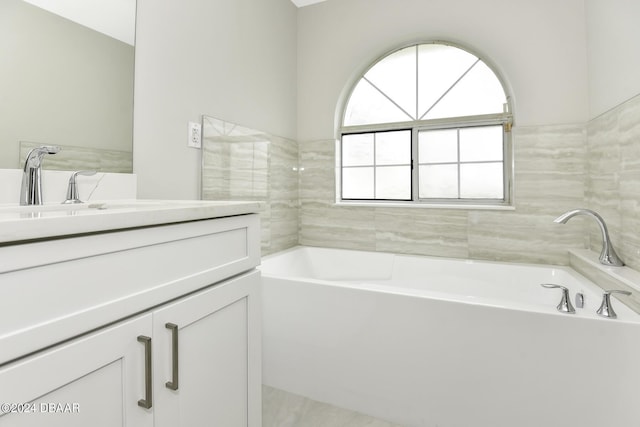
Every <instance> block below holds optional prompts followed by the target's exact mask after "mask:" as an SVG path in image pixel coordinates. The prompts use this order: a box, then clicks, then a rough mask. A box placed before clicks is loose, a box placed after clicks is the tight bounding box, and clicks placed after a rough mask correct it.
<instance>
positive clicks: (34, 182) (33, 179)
mask: <svg viewBox="0 0 640 427" xmlns="http://www.w3.org/2000/svg"><path fill="white" fill-rule="evenodd" d="M60 150H62V148H60V147H55V146H49V145H45V146H42V147H38V148H34V149H32V150H31V151H29V154H27V160H26V161H25V162H24V171H23V173H22V187H21V188H20V205H21V206H25V205H41V204H42V178H41V173H40V171H41V166H42V159H43V157H44V156H45V154H56V153H58V152H60Z"/></svg>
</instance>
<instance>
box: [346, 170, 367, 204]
mask: <svg viewBox="0 0 640 427" xmlns="http://www.w3.org/2000/svg"><path fill="white" fill-rule="evenodd" d="M342 198H343V199H373V167H370V168H344V169H342Z"/></svg>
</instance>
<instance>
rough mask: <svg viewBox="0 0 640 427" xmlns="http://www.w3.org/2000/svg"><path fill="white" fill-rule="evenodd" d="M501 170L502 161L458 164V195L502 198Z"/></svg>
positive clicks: (477, 197) (472, 197)
mask: <svg viewBox="0 0 640 427" xmlns="http://www.w3.org/2000/svg"><path fill="white" fill-rule="evenodd" d="M502 171H503V168H502V162H500V163H498V162H496V163H476V164H466V165H465V164H462V165H460V197H462V198H466V199H502V198H503V197H504V188H503V187H504V186H503V178H502Z"/></svg>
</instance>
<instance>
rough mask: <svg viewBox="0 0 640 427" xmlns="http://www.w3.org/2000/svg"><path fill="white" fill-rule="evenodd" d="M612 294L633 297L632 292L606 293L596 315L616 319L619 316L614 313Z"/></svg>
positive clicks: (615, 290) (617, 291)
mask: <svg viewBox="0 0 640 427" xmlns="http://www.w3.org/2000/svg"><path fill="white" fill-rule="evenodd" d="M611 294H622V295H631V292H629V291H621V290H618V289H614V290H612V291H605V292H604V293H603V294H602V304H600V308H598V310H596V313H598V314H599V315H600V316H602V317H607V318H609V319H615V318H616V317H618V315H617V314H616V312H615V311H613V306H612V305H611Z"/></svg>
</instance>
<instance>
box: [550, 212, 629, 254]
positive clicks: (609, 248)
mask: <svg viewBox="0 0 640 427" xmlns="http://www.w3.org/2000/svg"><path fill="white" fill-rule="evenodd" d="M576 215H586V216H590V217H592V218H594V219H595V220H596V221H597V223H598V226H600V231H601V232H602V251H601V252H600V257H599V260H600V263H601V264H604V265H610V266H614V267H622V266H623V265H624V262H623V261H622V260H621V259H620V257H619V256H618V254H616V251H615V250H614V249H613V245H612V244H611V240H610V239H609V230H608V229H607V225H606V224H605V223H604V219H603V218H602V217H601V216H600V215H598V214H597V213H596V212H594V211H592V210H590V209H575V210H572V211H568V212H565V213H563V214H562V215H560V216H559V217H558V218H556V219H554V220H553V222H555V223H557V224H566V222H567V221H569V219H571V218H573V217H574V216H576Z"/></svg>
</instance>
